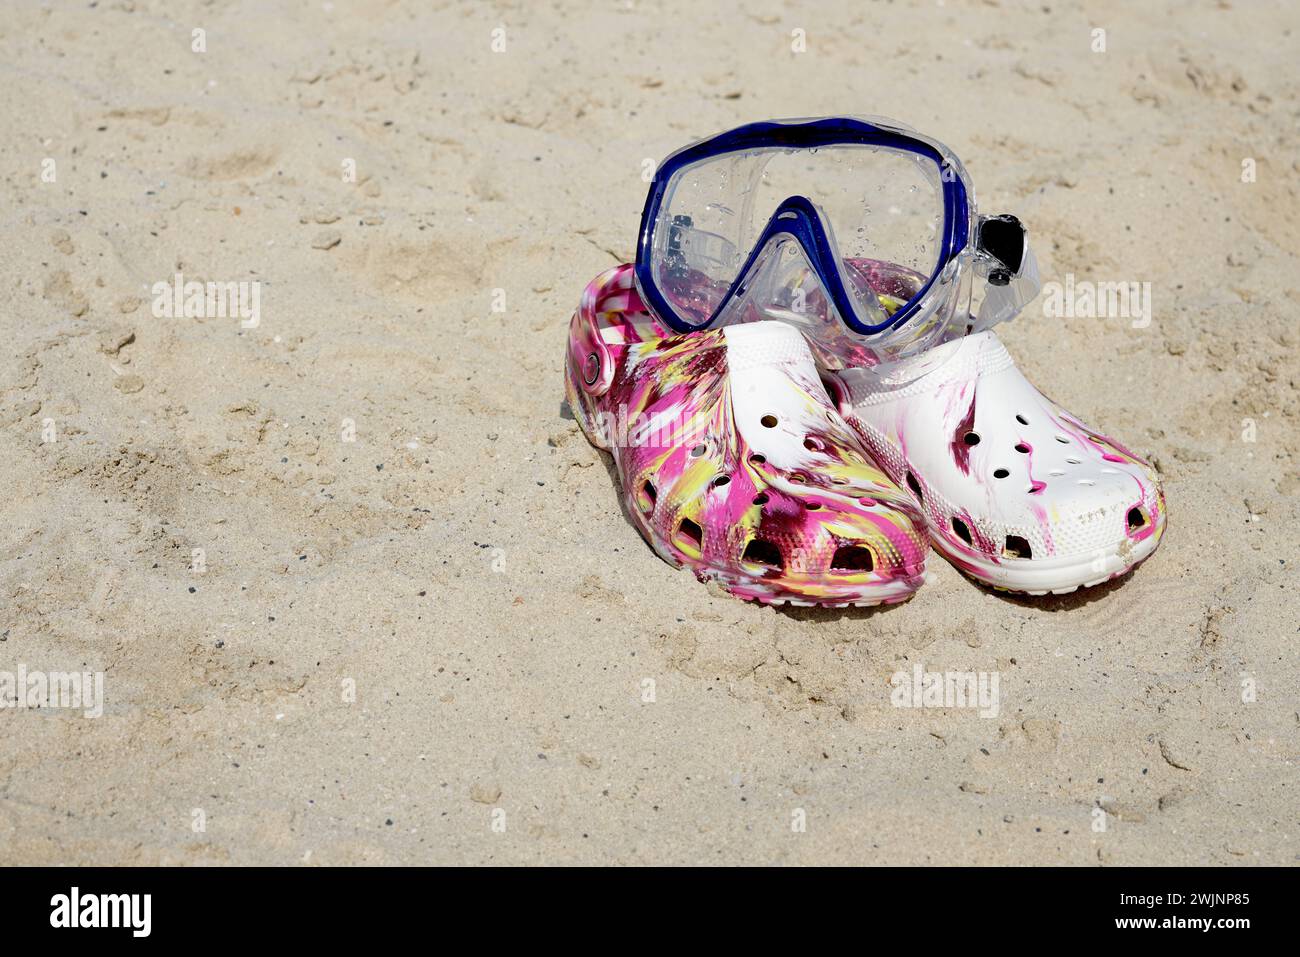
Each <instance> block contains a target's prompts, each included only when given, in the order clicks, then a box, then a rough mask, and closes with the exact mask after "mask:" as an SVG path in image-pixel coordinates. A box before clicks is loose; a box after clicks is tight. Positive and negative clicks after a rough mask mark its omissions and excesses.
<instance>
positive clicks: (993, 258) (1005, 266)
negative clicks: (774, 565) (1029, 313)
mask: <svg viewBox="0 0 1300 957" xmlns="http://www.w3.org/2000/svg"><path fill="white" fill-rule="evenodd" d="M976 237H977V238H976V243H975V274H976V275H977V276H979V277H980V278H982V279H983V280H984V281H985V283H987V285H986V287H985V290H984V301H983V302H982V303H980V310H979V315H978V316H977V317H976V319H975V324H974V326H973V327H972V329H971V331H972V332H983V331H984V330H985V329H988V328H990V327H991V326H995V325H997V324H998V323H999V322H1006V321H1007V320H1008V319H1014V318H1015V317H1016V316H1017V315H1019V314H1020V312H1021V311H1022V310H1023V309H1024V308H1025V306H1027V305H1028V304H1029V303H1030V302H1031V301H1032V300H1033V298H1034V297H1035V296H1037V295H1038V292H1039V290H1040V289H1042V282H1041V281H1040V279H1039V276H1038V260H1037V258H1036V257H1035V256H1034V253H1033V250H1031V249H1030V248H1029V234H1028V231H1027V230H1026V229H1025V227H1024V224H1023V223H1021V222H1020V220H1019V219H1017V218H1016V217H1015V216H1012V215H1010V214H1009V213H1004V214H1003V215H1001V216H981V217H980V218H979V222H978V223H977V225H976Z"/></svg>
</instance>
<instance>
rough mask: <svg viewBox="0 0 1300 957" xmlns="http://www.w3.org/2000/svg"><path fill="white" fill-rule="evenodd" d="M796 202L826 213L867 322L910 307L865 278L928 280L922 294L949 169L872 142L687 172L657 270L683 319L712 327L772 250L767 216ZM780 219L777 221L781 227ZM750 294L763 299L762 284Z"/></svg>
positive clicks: (658, 246) (661, 225)
mask: <svg viewBox="0 0 1300 957" xmlns="http://www.w3.org/2000/svg"><path fill="white" fill-rule="evenodd" d="M791 197H803V198H805V199H807V200H808V201H810V202H811V204H812V205H813V206H814V207H815V208H816V210H817V213H818V214H819V216H820V219H821V224H822V226H823V228H824V231H825V234H826V241H827V243H828V246H829V252H830V257H829V258H831V259H833V261H834V263H835V265H836V267H837V268H838V269H839V271H840V274H841V281H842V283H843V286H844V289H845V291H846V293H847V294H848V297H849V299H850V301H851V305H852V307H853V309H854V311H855V313H856V318H857V319H858V321H859V322H861V323H862V324H865V325H875V324H878V323H880V322H883V321H886V320H887V319H888V317H889V316H890V315H891V314H892V313H893V312H894V311H896V310H897V309H899V308H901V307H902V306H903V305H906V302H905V301H899V298H898V293H899V292H900V290H901V289H902V286H901V285H899V284H895V285H894V287H893V290H894V292H893V294H891V295H889V296H888V297H887V298H886V299H883V300H882V299H881V298H880V297H879V294H878V293H877V292H876V290H874V289H873V288H872V287H871V284H870V282H868V281H865V280H864V278H863V277H864V276H865V275H869V274H873V273H874V272H875V271H876V270H877V269H878V268H879V264H881V263H887V264H892V265H893V266H894V267H896V268H897V269H898V270H900V271H903V272H906V273H908V274H916V275H920V276H921V277H922V281H921V282H920V283H918V284H915V289H914V290H913V292H915V291H918V290H919V289H920V288H921V286H923V285H924V281H925V279H928V278H929V276H930V275H932V274H933V272H934V270H935V268H936V267H937V265H938V259H939V254H940V250H941V246H942V232H943V229H944V226H945V221H944V205H943V191H942V181H941V171H940V169H939V167H938V166H937V165H936V164H935V163H934V162H933V161H932V160H931V159H929V158H927V157H925V156H921V155H919V154H916V153H912V152H910V151H907V150H898V149H889V148H885V147H878V146H862V145H837V146H827V147H820V148H812V149H789V148H778V147H768V148H760V149H754V150H750V151H746V152H741V153H732V154H726V155H723V156H719V157H713V158H710V159H707V160H704V161H701V162H699V163H696V164H693V165H690V166H686V167H684V168H683V169H681V170H679V171H678V172H677V174H676V175H675V176H674V178H673V180H672V181H671V182H670V183H669V184H668V186H667V189H666V190H665V195H664V202H663V204H662V206H661V207H660V214H659V217H658V220H657V222H656V225H655V232H654V236H653V237H652V241H651V249H652V257H651V268H652V270H653V275H654V277H655V282H656V284H657V285H658V287H659V289H660V290H661V292H662V293H663V294H664V296H665V298H667V299H668V301H669V303H670V304H671V305H672V306H673V307H674V308H675V309H676V310H677V311H678V313H679V315H681V316H682V317H683V318H684V319H686V320H687V321H688V322H689V323H691V324H692V325H699V324H703V323H705V322H707V321H708V320H709V319H710V318H711V317H712V316H713V315H714V314H715V313H716V312H717V310H718V308H719V306H720V305H721V304H722V302H723V300H724V299H725V298H726V296H727V294H728V292H730V291H731V290H732V288H733V286H736V284H737V282H738V280H739V278H740V274H741V272H742V271H744V270H745V269H746V265H747V264H749V265H750V272H751V273H754V272H755V267H757V258H758V257H759V256H763V257H766V256H767V253H766V251H765V250H756V249H755V246H756V244H757V243H759V242H760V241H762V242H764V243H765V244H768V243H770V242H772V241H773V240H774V239H775V238H776V236H774V235H773V234H772V231H771V230H769V223H771V222H772V219H773V216H774V215H775V214H776V213H777V211H778V209H779V208H780V207H781V206H782V204H783V203H785V202H786V201H787V200H789V199H790V198H791ZM784 215H786V216H792V215H793V214H790V213H786V214H784ZM782 226H783V224H782V223H781V221H780V220H779V219H778V220H777V222H776V226H775V228H776V229H778V230H779V229H781V228H782ZM780 245H782V246H783V247H784V246H785V243H784V242H783V243H781V244H780ZM795 245H796V246H797V243H796V244H795ZM786 255H787V256H788V255H790V254H789V253H786ZM804 264H805V266H807V265H808V264H807V262H806V258H805V259H804ZM763 268H764V270H765V272H764V280H763V281H764V283H766V284H768V285H771V284H772V282H773V280H772V273H771V270H773V269H774V268H778V267H777V266H776V264H775V263H773V262H765V264H764V267H763ZM783 268H786V269H794V268H795V267H794V266H787V267H783ZM787 278H788V277H787ZM774 288H775V287H774ZM748 292H749V296H750V299H751V302H752V303H753V305H754V306H756V307H757V306H759V305H760V303H759V302H758V300H757V299H755V298H754V289H753V288H750V289H749V290H748ZM772 305H773V307H774V308H780V307H779V305H778V304H776V303H773V304H772ZM728 312H729V313H730V312H731V310H728Z"/></svg>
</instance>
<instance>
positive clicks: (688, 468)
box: [565, 266, 927, 606]
mask: <svg viewBox="0 0 1300 957" xmlns="http://www.w3.org/2000/svg"><path fill="white" fill-rule="evenodd" d="M565 392H566V395H567V398H568V402H569V406H570V407H571V409H572V410H573V413H574V415H575V416H576V418H577V420H578V422H579V423H580V425H581V426H582V429H583V431H584V432H585V433H586V435H587V437H588V439H589V440H590V441H591V442H592V444H593V445H595V446H597V447H598V448H601V449H604V450H606V451H608V452H610V453H611V454H612V455H613V457H614V462H615V465H616V467H617V470H618V474H619V480H620V483H621V485H622V493H623V498H624V501H625V503H626V506H627V511H628V514H629V516H630V517H631V519H632V521H633V522H634V523H635V524H636V526H637V528H638V529H639V530H640V532H641V534H642V535H643V536H644V537H645V539H646V540H647V541H648V542H649V543H650V545H651V546H652V547H653V548H654V550H655V551H656V552H657V553H658V554H659V556H660V557H661V558H663V559H664V560H665V561H667V562H669V563H670V564H672V565H674V566H677V567H682V566H685V567H688V568H690V569H691V570H692V571H694V572H695V575H696V577H697V578H699V579H700V580H702V581H706V580H712V581H716V582H718V583H719V584H720V585H721V587H722V588H724V589H725V590H727V591H728V592H730V593H731V594H733V595H735V596H737V597H739V598H744V599H752V600H756V601H759V602H764V603H781V602H789V603H791V604H796V605H831V606H843V605H873V604H879V603H882V602H897V601H901V600H903V599H905V598H907V597H908V596H910V595H911V594H912V592H913V591H915V590H916V589H917V588H918V587H919V586H920V584H921V581H922V577H923V569H924V564H925V554H926V550H927V549H926V543H925V538H924V534H923V532H922V531H921V528H922V527H923V526H922V520H921V517H920V515H919V513H918V512H917V510H916V507H915V506H914V505H913V504H912V503H911V500H910V498H909V496H908V495H907V494H906V493H904V492H903V491H902V490H900V489H899V488H898V487H897V486H896V485H894V484H893V483H892V482H890V481H889V479H887V478H886V477H885V476H884V475H883V474H882V473H881V472H880V470H879V469H877V468H875V467H874V466H873V465H871V464H870V462H869V460H868V458H867V457H866V455H865V453H864V450H863V448H862V446H861V443H860V441H859V440H858V438H857V437H856V436H855V435H854V433H853V430H852V429H851V428H850V427H849V426H848V424H847V423H846V422H845V421H844V419H843V418H842V417H841V416H840V414H839V413H838V412H837V411H836V410H835V409H834V408H833V407H832V405H831V404H830V401H829V397H828V396H827V393H826V389H825V387H824V385H823V383H822V381H821V379H820V378H819V374H818V370H817V366H816V364H815V363H814V361H813V358H812V355H811V353H810V352H809V350H808V346H807V344H806V343H805V341H804V339H803V337H802V336H801V335H800V333H799V331H798V330H797V329H795V328H793V327H792V326H789V325H787V324H784V323H780V322H759V323H752V324H745V325H736V326H728V327H725V328H722V329H717V330H713V331H708V332H697V333H688V334H684V335H678V334H671V333H669V332H668V330H666V329H665V328H664V327H663V326H662V325H661V324H660V323H659V322H658V320H657V319H655V318H654V317H653V316H652V315H650V314H649V313H648V312H647V311H646V310H645V307H644V306H643V305H642V303H641V300H640V298H639V296H638V294H637V292H636V290H635V289H634V287H633V282H632V269H631V267H630V266H622V267H618V268H616V269H613V270H610V271H609V272H606V273H604V274H603V275H602V276H600V277H598V278H597V279H596V280H595V281H594V282H592V284H591V285H590V286H589V287H588V288H587V290H586V292H585V293H584V295H583V299H582V304H581V306H580V307H579V309H578V311H577V312H576V313H575V314H574V317H573V320H572V323H571V324H570V334H569V347H568V355H567V361H566V375H565Z"/></svg>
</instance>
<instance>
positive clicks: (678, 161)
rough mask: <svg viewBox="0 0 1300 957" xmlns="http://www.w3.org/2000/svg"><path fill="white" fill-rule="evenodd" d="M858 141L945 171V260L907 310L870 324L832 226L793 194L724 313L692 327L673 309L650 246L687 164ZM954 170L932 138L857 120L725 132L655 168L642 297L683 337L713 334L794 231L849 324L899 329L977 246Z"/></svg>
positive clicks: (644, 230) (640, 262)
mask: <svg viewBox="0 0 1300 957" xmlns="http://www.w3.org/2000/svg"><path fill="white" fill-rule="evenodd" d="M837 144H852V145H865V146H882V147H887V148H890V149H898V150H906V151H908V152H912V153H916V154H918V155H921V156H924V157H926V158H928V159H930V160H931V161H933V162H934V164H935V166H936V167H937V168H938V170H939V172H940V180H941V182H942V187H943V216H944V226H943V232H942V244H941V246H940V250H939V259H938V262H937V264H936V265H935V269H934V272H933V273H932V274H931V276H930V278H929V279H928V280H926V283H925V285H924V286H923V287H922V288H921V289H920V290H919V291H918V292H917V293H916V295H914V296H913V297H912V298H911V299H910V300H909V301H908V302H907V303H906V304H905V305H904V306H903V307H902V308H900V309H898V310H897V311H896V312H895V313H894V314H893V315H892V316H889V317H888V318H886V319H885V320H884V321H883V322H878V323H875V324H874V325H873V324H870V323H866V322H863V321H862V319H861V318H860V317H859V316H858V314H857V310H856V309H855V308H854V307H853V304H852V299H851V298H850V296H849V294H848V291H847V290H846V289H845V288H844V282H843V280H842V279H841V278H840V266H839V263H837V262H836V261H835V256H834V254H833V253H832V251H831V244H830V241H829V240H828V238H827V235H826V227H825V224H824V223H822V221H821V220H822V218H821V216H819V215H818V213H817V211H816V208H815V207H814V206H813V204H812V202H811V201H809V200H808V199H807V198H805V197H803V196H791V197H789V198H788V199H786V200H785V201H784V202H783V203H781V204H780V206H778V207H777V209H776V211H775V212H774V213H773V214H772V217H771V218H770V219H769V220H768V222H767V226H766V227H765V228H764V229H763V232H762V233H761V234H760V236H759V238H758V240H757V241H756V242H755V243H754V246H753V248H752V249H751V250H750V252H749V255H748V257H747V258H746V260H745V264H744V266H743V267H742V268H741V269H740V271H739V272H738V273H737V274H736V278H735V279H734V280H733V281H732V283H731V286H730V288H729V289H728V290H727V293H726V295H725V296H723V298H722V301H721V302H719V303H718V307H717V309H715V310H714V311H713V315H711V316H710V317H709V318H708V319H707V320H706V321H705V322H702V323H698V324H692V323H690V322H688V321H687V320H686V319H684V318H682V316H681V315H679V314H678V312H677V311H676V310H675V309H674V308H673V306H672V305H671V304H670V303H669V302H668V299H667V298H666V297H665V296H664V295H663V293H661V292H660V291H659V288H658V286H657V285H656V283H655V279H654V270H653V269H652V268H651V264H650V258H651V242H652V239H653V236H654V229H655V224H656V223H657V222H658V219H659V210H660V207H661V206H662V204H663V200H664V193H665V191H666V190H667V188H668V184H669V183H671V182H672V181H673V178H674V176H675V175H676V174H677V172H678V171H679V170H680V169H682V168H683V167H685V166H689V165H691V164H693V163H698V162H700V161H701V160H706V159H711V158H713V157H715V156H721V155H723V154H726V153H738V152H745V151H748V150H752V149H758V148H765V147H766V148H771V147H776V148H785V149H811V148H814V147H819V146H831V145H837ZM950 170H951V167H950V166H949V164H948V160H947V158H946V157H945V156H944V154H943V153H941V152H940V151H939V150H938V149H937V148H936V147H935V146H934V144H932V143H930V142H929V141H927V140H924V139H920V138H918V137H915V136H911V135H909V134H907V133H904V132H902V131H900V130H895V129H891V128H889V127H883V126H877V125H875V124H873V123H868V122H866V121H865V120H858V119H853V118H852V117H829V118H826V119H818V120H807V121H799V122H793V123H781V122H775V121H771V120H767V121H764V122H761V123H750V124H747V125H745V126H741V127H737V128H736V129H734V130H729V131H727V132H726V133H720V134H718V135H717V136H714V137H711V138H709V139H707V140H704V141H702V142H700V143H696V144H694V145H692V146H688V147H686V148H685V149H681V150H678V151H677V152H676V153H673V154H672V155H671V156H669V157H668V158H667V159H666V160H664V162H663V164H662V165H660V167H659V169H658V170H656V171H655V177H654V180H653V181H652V182H651V183H650V191H649V193H648V194H647V196H646V202H645V209H644V210H643V211H642V213H641V232H640V236H639V237H638V240H637V249H636V280H637V285H638V286H639V287H640V290H641V294H642V297H643V298H644V299H645V300H647V304H648V305H649V306H650V308H651V309H653V310H654V312H655V313H656V314H657V315H658V316H659V318H660V319H662V320H663V321H664V322H665V323H667V324H668V325H669V326H671V327H672V328H673V329H674V330H676V331H677V332H697V331H699V330H701V329H707V328H709V326H711V325H712V324H713V322H714V321H715V320H716V319H717V318H718V316H719V315H720V314H721V313H722V312H723V310H725V309H726V307H727V305H728V303H730V302H731V300H732V299H733V298H735V297H736V296H737V295H738V294H740V293H741V292H743V287H744V284H745V283H746V281H747V280H748V278H749V272H750V269H751V268H752V267H753V265H754V262H755V260H756V259H757V258H758V256H759V255H760V254H761V253H762V251H763V248H764V247H765V246H766V245H767V242H768V240H770V239H771V238H772V237H773V236H775V235H778V234H788V235H789V236H791V237H792V238H793V239H794V240H795V241H796V242H798V243H799V245H800V246H802V247H803V251H804V255H805V256H806V257H807V259H808V263H809V264H810V265H811V266H812V268H813V270H814V271H815V272H816V273H817V278H818V279H819V280H820V281H821V284H822V288H823V289H825V290H826V292H827V295H829V297H830V300H831V303H832V304H833V305H834V306H835V309H836V311H837V312H838V313H839V315H840V317H841V318H842V319H843V320H844V324H845V325H847V326H848V327H849V328H850V329H852V330H853V331H854V332H857V333H859V334H861V335H873V334H876V333H880V332H884V331H886V330H888V329H893V328H896V327H897V326H900V325H902V324H903V323H905V322H907V320H908V319H910V318H911V317H912V315H913V314H914V313H915V312H916V311H917V309H918V308H919V307H920V304H921V302H922V300H923V299H924V298H925V295H926V293H927V292H929V290H930V288H931V287H932V286H933V285H934V283H935V282H936V281H937V279H938V277H939V276H940V275H942V274H943V271H944V269H946V268H947V266H948V264H949V263H950V262H952V260H953V259H955V258H956V257H957V256H958V255H959V254H960V253H961V252H962V251H963V250H964V249H965V248H966V246H967V244H968V243H969V241H970V205H969V200H968V198H967V195H966V185H965V183H963V182H962V178H961V177H960V176H958V175H956V172H955V171H951V175H949V171H950Z"/></svg>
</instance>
